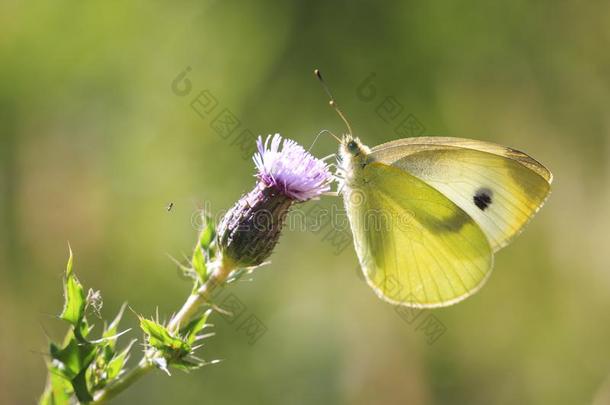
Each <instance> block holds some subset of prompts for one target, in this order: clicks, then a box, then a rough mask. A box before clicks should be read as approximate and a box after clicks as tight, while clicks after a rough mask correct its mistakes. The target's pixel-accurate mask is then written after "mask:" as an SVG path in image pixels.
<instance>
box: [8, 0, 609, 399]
mask: <svg viewBox="0 0 610 405" xmlns="http://www.w3.org/2000/svg"><path fill="white" fill-rule="evenodd" d="M609 13H610V4H609V3H608V2H586V3H585V2H579V1H575V0H573V1H561V2H555V1H540V2H535V3H532V2H527V1H523V0H520V1H513V2H510V3H509V2H505V3H502V4H500V3H498V2H487V1H482V0H480V1H465V2H425V3H424V2H387V3H383V4H382V3H372V2H363V1H359V2H348V1H342V2H333V3H330V2H324V1H308V2H305V1H302V2H273V1H259V2H236V1H224V2H220V1H219V2H213V1H200V2H195V1H192V2H175V3H171V2H159V1H153V2H143V1H139V2H102V1H86V2H72V1H55V2H48V1H37V0H34V1H28V2H20V1H14V0H5V1H3V2H2V3H0V269H1V270H0V339H1V344H0V403H2V404H27V403H33V402H34V401H35V399H36V398H37V397H38V395H39V394H40V393H41V391H42V389H43V386H44V381H45V371H46V370H45V365H44V362H43V358H42V356H41V352H42V351H44V350H46V344H47V343H46V342H47V338H46V336H45V334H48V335H49V336H51V337H52V338H54V339H59V338H60V337H61V336H62V333H63V331H64V330H65V327H64V325H63V324H61V323H60V322H59V321H56V320H54V319H53V318H52V316H53V315H54V314H57V313H58V312H59V311H60V309H61V305H62V296H61V276H62V271H63V269H64V266H65V262H66V259H67V241H70V243H71V245H72V248H73V250H74V252H75V269H76V271H77V273H78V275H79V277H80V279H81V281H82V282H83V283H84V284H85V286H86V287H92V288H95V289H99V290H101V291H102V294H103V296H104V307H103V310H102V313H103V315H104V316H105V317H107V318H109V317H111V316H113V315H114V313H115V312H116V310H117V309H118V307H119V306H120V304H121V302H122V301H123V300H128V301H129V303H130V305H131V307H132V308H133V309H134V310H136V311H138V312H140V313H143V314H148V315H152V314H154V312H155V309H156V308H157V307H158V308H159V312H160V313H161V314H169V313H171V312H172V311H174V310H176V309H177V308H178V306H179V305H180V304H181V303H182V301H183V300H184V298H185V296H186V294H187V293H188V291H189V288H190V287H189V284H188V282H186V281H184V280H182V279H180V278H179V277H178V276H177V271H176V266H175V265H174V264H172V262H171V261H170V260H169V259H168V257H167V255H168V254H170V255H172V256H175V257H181V255H182V254H183V253H188V252H189V251H190V250H191V247H192V244H193V243H194V240H195V236H196V231H195V229H194V228H193V226H192V225H191V222H192V221H191V217H192V214H193V213H194V212H195V211H196V210H197V208H198V207H202V206H204V205H205V204H206V202H207V204H209V206H210V207H211V208H212V210H213V211H214V212H219V211H221V210H223V209H226V208H228V207H229V206H230V205H231V204H233V202H234V201H235V200H236V199H237V198H238V197H239V196H240V195H241V193H243V192H245V191H248V190H249V189H250V188H251V187H252V185H253V184H254V179H253V178H252V175H253V173H254V170H253V164H252V162H251V161H250V160H249V159H244V158H243V153H244V152H243V151H242V149H241V147H240V145H239V144H236V143H235V139H236V137H237V132H240V131H241V130H243V129H246V128H247V129H249V130H251V131H252V133H253V134H257V135H258V134H263V135H264V134H269V133H275V132H280V133H282V134H283V135H284V136H287V137H290V138H294V139H296V140H297V141H299V142H301V143H302V144H304V145H307V146H308V145H309V144H311V142H312V141H313V139H314V137H315V135H316V134H317V133H318V132H319V131H320V130H321V129H330V130H332V131H334V132H337V133H340V132H342V131H343V130H344V129H343V125H342V123H341V122H340V121H339V119H338V118H337V117H336V115H335V114H334V113H333V111H332V110H331V109H330V108H328V105H327V100H326V97H325V96H324V95H323V93H322V90H321V88H320V87H319V85H318V84H317V83H316V81H315V79H314V78H313V75H312V73H311V72H312V69H313V68H314V67H319V68H321V69H322V71H323V72H324V73H325V75H326V78H327V80H328V81H329V83H330V85H331V87H332V89H333V90H334V92H335V93H336V96H337V98H338V100H339V103H340V105H342V107H343V109H344V110H345V112H346V114H347V115H348V117H349V118H350V120H351V121H352V125H353V127H354V130H355V133H356V134H357V135H360V136H361V138H362V140H363V141H364V142H365V143H367V144H369V145H374V144H377V143H380V142H383V141H388V140H392V139H396V138H398V137H399V135H397V133H396V132H395V126H396V125H395V124H396V123H388V122H385V121H384V120H383V119H382V118H381V117H380V116H379V114H378V113H377V111H376V109H377V107H378V106H379V104H380V103H381V102H382V101H383V100H384V99H385V98H386V97H389V96H392V97H395V99H396V100H397V101H398V102H400V103H401V105H403V106H404V111H403V114H404V115H403V116H407V114H412V116H413V117H415V118H416V120H417V123H419V124H420V125H421V127H419V126H417V125H416V126H415V127H412V129H413V128H415V130H416V131H417V132H418V133H420V132H421V134H424V135H445V136H460V137H469V138H476V139H483V140H488V141H493V142H497V143H502V144H506V145H510V146H512V147H515V148H517V149H522V150H524V151H526V152H528V153H530V154H531V155H532V156H534V157H535V158H536V159H539V160H540V161H541V162H543V163H544V164H546V165H547V166H548V167H549V168H550V169H551V170H552V171H553V173H554V174H555V182H554V191H553V194H552V195H551V197H550V199H549V201H548V202H547V204H546V206H545V208H544V209H543V210H542V211H541V212H540V213H539V214H538V216H537V217H536V218H535V220H534V221H533V222H532V223H531V224H530V226H529V227H528V229H527V230H526V232H524V233H523V235H521V237H519V238H518V239H517V240H516V241H515V243H514V244H513V245H511V246H510V247H509V248H507V249H505V250H503V251H501V252H500V253H499V254H498V255H497V258H496V266H495V272H494V274H493V275H492V277H491V278H490V280H489V282H488V283H487V285H486V286H485V287H484V288H483V289H482V290H481V291H480V292H479V293H478V294H476V295H475V296H473V297H472V298H469V299H468V300H466V301H465V302H463V303H460V304H459V305H455V306H453V307H449V308H446V309H440V310H435V311H434V315H435V316H436V317H437V318H438V319H439V320H440V321H441V322H442V324H443V325H444V326H445V327H446V332H445V333H444V334H443V335H442V336H441V337H440V338H439V339H438V340H437V341H436V342H434V343H433V344H428V343H427V338H426V335H425V334H424V333H422V331H421V330H417V327H416V325H415V324H409V323H407V322H405V321H404V320H403V319H401V318H400V317H399V316H398V315H397V314H396V312H395V311H394V309H393V308H392V307H391V306H390V305H387V304H385V303H383V302H381V301H380V300H378V299H377V298H376V297H375V296H374V294H373V292H372V291H371V290H370V288H369V287H368V286H366V285H365V283H363V282H362V281H361V279H360V278H359V277H358V272H357V261H356V257H355V253H354V251H353V248H352V247H351V246H348V247H347V248H346V249H345V250H343V251H342V252H341V253H340V254H337V249H336V247H335V246H333V245H332V243H330V242H329V241H328V240H325V238H324V233H322V232H320V233H313V232H300V231H295V230H292V231H291V230H287V231H286V232H285V234H284V236H283V239H282V243H280V245H279V246H278V248H277V249H276V252H275V254H274V256H273V257H272V259H273V263H272V264H271V265H270V266H268V267H266V268H264V269H262V270H261V271H260V272H258V273H257V274H256V276H255V280H254V282H252V283H240V284H239V285H237V286H236V287H235V288H234V289H233V292H234V293H235V294H236V295H237V296H238V297H239V298H240V300H241V301H242V302H243V303H244V304H245V305H246V307H247V311H248V313H251V314H255V315H256V316H257V317H258V318H259V319H260V320H261V321H262V322H263V323H264V325H265V327H266V328H267V332H266V333H265V334H264V335H263V337H261V338H260V339H259V340H258V341H257V342H256V344H254V345H250V344H249V343H248V339H247V337H246V336H245V335H244V334H243V332H240V331H238V330H237V328H236V325H235V324H229V323H227V322H225V321H223V320H222V319H221V318H219V319H217V320H216V322H215V323H216V325H217V336H216V337H215V338H213V339H211V340H210V341H209V344H208V345H207V346H206V348H205V349H204V352H203V357H205V358H206V359H214V358H220V359H224V360H225V361H224V362H222V363H221V364H219V365H216V366H211V367H206V368H204V369H202V370H199V371H197V372H194V373H191V374H183V373H181V372H178V371H176V372H175V373H174V375H173V376H172V377H171V378H170V377H167V376H166V375H163V374H162V373H160V372H159V373H155V374H154V375H149V376H147V377H146V378H145V379H143V380H142V381H140V382H139V383H138V384H137V385H135V386H134V387H133V388H131V389H130V390H128V391H127V392H125V393H124V394H123V395H122V396H120V397H119V398H118V399H117V400H116V401H115V402H114V403H116V404H132V403H137V402H138V403H147V404H166V403H202V404H215V405H218V404H245V403H253V404H311V403H323V404H406V403H412V404H455V403H468V404H490V403H494V404H516V403H519V404H549V403H553V404H585V403H595V404H608V403H610V377H609V376H610V345H609V344H608V343H609V342H610V322H609V321H610V319H609V308H610V273H609V270H610V258H609V254H608V241H609V238H608V230H609V229H610V188H609V187H608V185H609V176H610V166H609V164H608V163H609V162H608V156H609V154H610V143H609V142H608V141H609V136H608V134H609V132H610V114H609V113H608V106H609V105H610V69H609V66H610V53H609V52H608V49H610V25H608V23H607V22H608V21H607V17H608V15H610V14H609ZM187 66H188V67H190V68H191V70H190V72H188V76H187V77H188V80H190V83H191V92H190V93H189V94H188V95H185V96H180V95H177V94H175V92H173V91H172V81H173V80H174V79H175V78H176V77H177V76H178V75H179V74H180V73H181V72H182V71H184V69H185V68H186V67H187ZM372 72H374V73H375V74H376V76H375V78H374V86H375V88H376V91H377V93H376V95H375V98H374V100H372V101H368V102H367V101H365V100H363V99H362V98H361V97H359V96H358V91H357V90H358V87H359V86H360V85H361V84H362V82H363V81H364V80H365V79H366V78H367V77H369V75H370V74H371V73H372ZM182 84H183V85H184V83H182ZM203 90H208V91H209V92H210V94H212V95H213V96H214V97H215V98H216V99H217V101H218V107H217V109H216V110H215V112H214V114H211V115H210V116H206V117H203V118H202V117H200V116H199V115H198V114H197V113H195V112H194V111H193V109H192V108H191V106H190V102H191V101H192V100H193V98H194V97H196V96H197V95H198V94H199V93H200V92H201V91H203ZM224 108H227V109H229V110H230V111H231V112H232V113H233V114H234V115H235V117H237V118H238V119H239V120H240V122H241V125H240V127H239V129H238V130H237V131H236V133H234V134H232V135H231V136H230V137H227V139H223V137H221V136H220V135H219V134H218V133H217V132H216V131H215V130H214V129H213V128H212V126H211V122H212V120H213V118H214V116H215V115H216V113H218V112H220V110H221V109H224ZM335 150H336V144H335V143H334V142H333V141H332V139H330V138H329V137H324V138H321V140H320V141H319V142H318V143H317V144H316V145H315V147H314V149H313V152H314V153H315V154H316V155H317V156H320V157H321V156H325V155H328V154H330V153H333V152H334V151H335ZM169 202H173V203H174V208H173V210H172V211H171V212H167V210H166V206H167V204H168V203H169ZM320 203H321V204H324V205H326V206H333V205H336V206H338V207H340V206H341V202H340V200H339V199H334V198H331V197H329V198H325V199H324V200H323V201H321V202H320ZM308 204H310V205H311V204H316V203H315V202H310V203H308ZM303 209H307V206H303ZM126 318H127V321H126V322H125V325H126V326H131V327H134V328H136V329H133V330H132V331H131V332H130V334H131V336H135V337H140V333H139V332H137V324H136V320H135V316H134V315H133V314H131V313H128V315H127V317H126ZM138 350H139V349H138ZM134 359H135V356H134V358H132V360H134Z"/></svg>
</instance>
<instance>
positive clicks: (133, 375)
mask: <svg viewBox="0 0 610 405" xmlns="http://www.w3.org/2000/svg"><path fill="white" fill-rule="evenodd" d="M153 368H154V365H153V364H152V362H151V361H150V360H149V359H147V358H146V356H145V357H143V358H142V360H140V363H138V365H137V366H136V367H135V368H133V369H131V370H130V371H129V372H128V373H126V374H124V375H123V376H122V377H121V378H119V379H118V380H117V381H116V382H114V383H112V384H110V385H108V386H107V387H106V388H104V389H103V390H101V391H98V392H97V393H96V394H95V397H94V400H93V402H92V404H95V405H100V404H104V403H106V402H107V401H108V400H110V399H112V398H114V397H116V396H117V395H119V394H120V393H121V392H123V391H125V390H126V389H127V388H128V387H130V386H131V385H132V384H133V383H134V382H136V381H138V380H139V379H140V378H141V377H143V376H144V375H145V374H146V373H148V372H149V371H150V370H152V369H153Z"/></svg>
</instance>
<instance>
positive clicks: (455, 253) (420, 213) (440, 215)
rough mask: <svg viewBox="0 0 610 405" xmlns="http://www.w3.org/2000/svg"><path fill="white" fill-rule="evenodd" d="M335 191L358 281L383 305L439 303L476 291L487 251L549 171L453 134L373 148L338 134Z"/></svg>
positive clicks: (485, 272)
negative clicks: (360, 275)
mask: <svg viewBox="0 0 610 405" xmlns="http://www.w3.org/2000/svg"><path fill="white" fill-rule="evenodd" d="M338 156H339V163H338V166H339V170H338V172H337V173H338V175H339V176H340V178H341V185H340V190H341V194H342V195H343V201H344V204H345V208H346V212H347V216H348V218H349V222H350V225H351V229H352V234H353V238H354V246H355V249H356V252H357V255H358V259H359V261H360V265H361V267H362V270H363V272H364V276H365V278H366V280H367V282H368V284H369V285H370V286H371V287H372V288H373V290H374V291H375V293H376V294H377V295H378V296H379V297H380V298H382V299H383V300H385V301H388V302H390V303H392V304H398V305H406V306H410V307H421V308H430V307H443V306H448V305H452V304H455V303H457V302H459V301H461V300H463V299H465V298H467V297H469V296H470V295H472V294H474V293H475V292H476V291H478V290H479V289H480V288H481V287H482V286H483V284H485V281H486V280H487V279H488V277H489V275H490V274H491V270H492V267H493V259H494V254H495V252H497V251H498V250H500V249H502V248H503V247H505V246H506V245H508V244H509V243H510V242H511V241H512V240H513V239H514V238H515V237H516V236H517V235H518V234H519V233H520V232H521V230H522V229H523V227H524V226H525V225H526V224H527V223H528V222H529V221H530V219H531V218H532V217H533V216H534V214H535V213H536V212H537V211H538V210H539V209H540V208H541V207H542V205H543V204H544V202H545V200H546V198H547V197H548V195H549V192H550V189H551V182H552V180H553V177H552V174H551V172H550V171H549V170H548V169H547V168H546V167H544V166H543V165H542V164H540V163H538V162H537V161H536V160H534V159H533V158H531V157H530V156H528V155H527V154H525V153H523V152H520V151H517V150H514V149H511V148H507V147H504V146H501V145H497V144H493V143H488V142H481V141H476V140H470V139H461V138H443V137H420V138H408V139H400V140H397V141H393V142H388V143H384V144H381V145H378V146H375V147H373V148H369V147H367V146H366V145H364V144H363V143H362V142H360V140H359V139H358V138H355V137H353V136H351V135H349V134H348V135H346V136H344V137H343V139H342V140H341V144H340V147H339V154H338Z"/></svg>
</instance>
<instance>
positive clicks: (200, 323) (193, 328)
mask: <svg viewBox="0 0 610 405" xmlns="http://www.w3.org/2000/svg"><path fill="white" fill-rule="evenodd" d="M211 312H212V310H211V309H209V310H207V311H206V312H205V313H204V314H202V315H200V316H198V317H195V318H193V319H192V320H191V321H190V322H189V323H187V324H186V325H185V326H184V327H182V328H180V336H182V337H183V338H184V340H185V341H186V342H187V343H188V344H189V345H192V344H193V343H194V342H195V340H197V334H198V333H199V332H200V331H201V330H202V329H203V328H204V326H205V325H206V322H207V320H208V317H209V316H210V313H211Z"/></svg>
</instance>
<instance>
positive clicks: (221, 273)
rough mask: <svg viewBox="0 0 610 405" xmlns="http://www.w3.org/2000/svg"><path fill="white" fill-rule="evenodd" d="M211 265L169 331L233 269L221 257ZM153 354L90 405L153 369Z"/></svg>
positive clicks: (190, 314) (208, 298)
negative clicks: (208, 274)
mask: <svg viewBox="0 0 610 405" xmlns="http://www.w3.org/2000/svg"><path fill="white" fill-rule="evenodd" d="M213 265H216V268H215V270H213V272H212V274H211V275H210V277H209V278H208V279H207V280H206V282H205V283H203V285H202V286H201V287H199V289H198V290H197V291H195V292H194V293H193V294H191V295H190V296H189V297H188V298H187V300H186V302H185V303H184V305H182V308H180V310H179V311H178V312H177V313H176V315H174V317H172V319H171V320H170V321H169V324H168V326H167V329H168V330H169V331H170V332H172V333H175V332H177V331H178V329H179V328H180V325H184V324H186V323H188V322H189V321H190V320H191V319H192V318H193V316H194V315H195V314H196V313H197V312H198V311H199V310H200V309H201V307H202V306H203V305H205V304H210V303H211V297H212V292H213V291H214V290H215V289H216V288H218V287H221V286H222V285H223V284H224V283H225V281H226V280H227V278H228V277H229V275H230V274H231V271H233V266H232V265H231V264H230V263H228V262H227V261H225V260H223V259H222V258H219V259H218V260H217V262H216V263H213ZM154 356H155V353H154V352H152V353H151V352H146V353H144V356H143V357H142V359H141V360H140V362H139V363H138V365H137V366H136V367H135V368H133V369H131V370H130V371H128V372H127V373H125V374H124V375H123V376H122V377H120V378H119V379H118V380H116V381H115V382H114V383H111V384H109V385H108V386H107V387H106V388H104V389H102V390H100V391H98V392H96V393H95V395H94V400H93V402H91V405H101V404H104V403H106V401H108V400H109V399H112V398H114V397H115V396H117V395H118V394H120V393H121V392H123V391H124V390H125V389H127V388H128V387H130V386H131V385H132V384H133V383H135V382H136V381H138V380H139V379H140V378H141V377H143V376H144V375H146V374H147V373H148V372H149V371H151V370H153V369H154V368H155V366H154V364H153V362H152V361H151V358H152V357H154Z"/></svg>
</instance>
